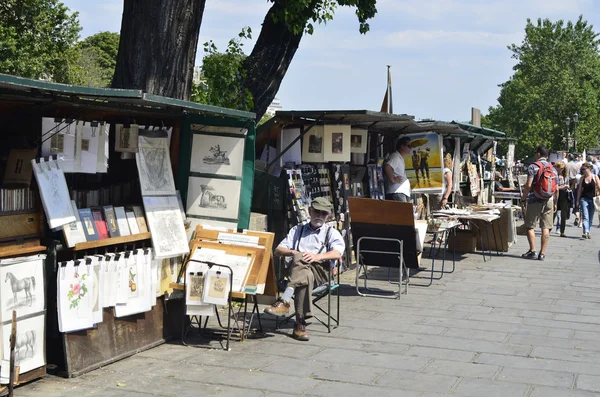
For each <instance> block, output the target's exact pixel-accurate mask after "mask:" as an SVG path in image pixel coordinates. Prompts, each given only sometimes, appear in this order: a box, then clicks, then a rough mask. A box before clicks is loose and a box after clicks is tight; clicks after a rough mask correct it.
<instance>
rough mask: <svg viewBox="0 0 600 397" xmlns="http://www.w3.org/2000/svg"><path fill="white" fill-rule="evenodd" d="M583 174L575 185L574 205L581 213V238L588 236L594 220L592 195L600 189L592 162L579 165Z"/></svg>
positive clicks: (599, 182)
mask: <svg viewBox="0 0 600 397" xmlns="http://www.w3.org/2000/svg"><path fill="white" fill-rule="evenodd" d="M581 170H582V172H583V175H582V176H581V179H579V184H578V185H577V201H576V205H578V206H579V212H580V213H581V220H582V223H583V235H582V236H581V237H583V238H588V239H589V238H591V237H590V228H591V227H592V222H593V221H594V210H595V208H594V196H596V191H597V190H598V189H600V181H599V180H598V177H597V176H596V175H594V174H593V173H592V164H590V163H584V164H583V165H582V166H581Z"/></svg>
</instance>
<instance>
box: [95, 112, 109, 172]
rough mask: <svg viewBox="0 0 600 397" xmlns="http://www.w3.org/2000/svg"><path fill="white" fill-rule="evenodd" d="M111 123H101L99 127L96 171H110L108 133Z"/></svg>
mask: <svg viewBox="0 0 600 397" xmlns="http://www.w3.org/2000/svg"><path fill="white" fill-rule="evenodd" d="M109 130H110V124H107V123H101V124H100V126H99V128H98V131H97V133H98V154H97V156H96V172H98V173H107V172H108V134H109Z"/></svg>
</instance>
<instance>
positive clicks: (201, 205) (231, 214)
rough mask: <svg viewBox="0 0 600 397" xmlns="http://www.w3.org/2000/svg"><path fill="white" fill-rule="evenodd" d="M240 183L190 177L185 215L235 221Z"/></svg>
mask: <svg viewBox="0 0 600 397" xmlns="http://www.w3.org/2000/svg"><path fill="white" fill-rule="evenodd" d="M240 189H241V182H240V181H234V180H228V179H212V178H200V177H190V178H189V184H188V197H187V206H188V208H187V214H188V215H199V216H210V217H216V218H229V219H237V217H238V209H239V201H240Z"/></svg>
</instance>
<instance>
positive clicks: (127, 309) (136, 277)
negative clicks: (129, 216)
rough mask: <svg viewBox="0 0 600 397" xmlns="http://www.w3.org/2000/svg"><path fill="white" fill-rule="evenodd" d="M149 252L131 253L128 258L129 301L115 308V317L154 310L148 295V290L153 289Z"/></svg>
mask: <svg viewBox="0 0 600 397" xmlns="http://www.w3.org/2000/svg"><path fill="white" fill-rule="evenodd" d="M148 251H149V250H143V249H139V250H136V251H133V252H131V253H130V255H129V257H128V258H127V260H126V262H125V264H126V266H125V271H126V275H127V277H126V278H127V284H126V285H125V287H126V290H127V300H126V302H125V304H117V305H116V306H115V317H125V316H130V315H132V314H137V313H143V312H146V311H148V310H150V309H151V308H152V303H151V301H150V296H149V293H148V292H149V291H148V289H150V290H152V288H153V285H152V284H151V283H152V278H151V277H150V269H151V253H150V252H148Z"/></svg>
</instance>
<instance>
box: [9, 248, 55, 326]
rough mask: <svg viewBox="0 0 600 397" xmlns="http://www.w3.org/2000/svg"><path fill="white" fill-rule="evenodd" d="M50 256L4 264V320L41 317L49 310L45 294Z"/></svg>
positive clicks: (21, 259) (23, 258)
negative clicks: (41, 314)
mask: <svg viewBox="0 0 600 397" xmlns="http://www.w3.org/2000/svg"><path fill="white" fill-rule="evenodd" d="M45 260H46V255H33V256H27V257H21V258H11V259H2V260H0V277H1V278H2V281H3V283H2V288H0V308H1V309H2V310H1V312H0V319H1V320H2V321H3V322H4V321H8V320H11V319H12V311H13V310H16V311H17V317H23V316H28V315H30V314H33V313H38V312H40V311H42V310H44V309H45V308H46V299H45V293H44V261H45Z"/></svg>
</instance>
